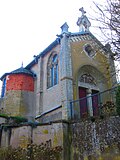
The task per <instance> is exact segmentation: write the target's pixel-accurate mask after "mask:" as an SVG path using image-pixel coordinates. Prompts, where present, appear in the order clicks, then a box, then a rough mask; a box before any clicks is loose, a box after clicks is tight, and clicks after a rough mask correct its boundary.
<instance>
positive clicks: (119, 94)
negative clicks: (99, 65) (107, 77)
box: [116, 86, 120, 116]
mask: <svg viewBox="0 0 120 160" xmlns="http://www.w3.org/2000/svg"><path fill="white" fill-rule="evenodd" d="M116 107H117V108H116V111H117V114H118V115H119V116H120V86H118V89H117V91H116Z"/></svg>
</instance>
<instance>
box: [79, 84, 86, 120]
mask: <svg viewBox="0 0 120 160" xmlns="http://www.w3.org/2000/svg"><path fill="white" fill-rule="evenodd" d="M79 99H80V116H81V117H82V118H83V117H86V116H87V98H86V88H83V87H79Z"/></svg>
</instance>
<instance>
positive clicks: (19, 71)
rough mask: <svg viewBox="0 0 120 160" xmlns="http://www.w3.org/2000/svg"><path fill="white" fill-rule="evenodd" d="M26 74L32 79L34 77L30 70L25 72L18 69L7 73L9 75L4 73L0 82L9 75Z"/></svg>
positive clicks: (22, 69)
mask: <svg viewBox="0 0 120 160" xmlns="http://www.w3.org/2000/svg"><path fill="white" fill-rule="evenodd" d="M21 73H22V74H28V75H31V76H33V77H35V74H34V73H33V72H31V71H30V70H27V69H25V68H23V67H20V68H18V69H16V70H14V71H12V72H9V73H5V74H3V76H2V77H1V78H0V80H3V78H4V77H6V76H7V75H10V74H21Z"/></svg>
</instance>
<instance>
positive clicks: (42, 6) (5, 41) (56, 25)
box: [0, 0, 102, 88]
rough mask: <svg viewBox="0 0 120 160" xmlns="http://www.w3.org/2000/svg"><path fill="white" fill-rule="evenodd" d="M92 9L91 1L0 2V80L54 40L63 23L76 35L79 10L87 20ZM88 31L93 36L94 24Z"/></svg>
mask: <svg viewBox="0 0 120 160" xmlns="http://www.w3.org/2000/svg"><path fill="white" fill-rule="evenodd" d="M98 1H100V2H101V1H102V0H97V2H98ZM93 6H94V5H93V0H0V77H1V76H2V75H3V74H4V73H6V72H11V71H13V70H15V69H17V68H20V67H21V65H22V62H23V66H24V67H25V66H26V65H27V64H29V63H30V62H31V61H32V60H33V56H34V55H38V54H39V53H40V52H41V51H43V50H44V49H45V48H46V47H47V46H48V45H49V44H51V43H52V42H53V41H54V40H55V39H56V38H57V37H56V35H57V34H60V33H61V28H60V27H61V26H62V25H63V24H64V23H65V22H67V24H68V25H69V31H70V32H78V31H79V27H78V26H77V25H76V22H77V20H78V17H80V16H81V13H80V11H79V8H81V7H84V10H85V11H86V12H87V13H86V15H87V16H88V17H89V16H90V15H92V14H94V13H93V10H92V8H93ZM91 23H92V22H91ZM90 31H91V32H92V33H93V34H94V33H95V31H96V29H95V28H94V24H92V27H91V29H90ZM0 88H1V82H0Z"/></svg>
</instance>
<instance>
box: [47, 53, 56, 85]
mask: <svg viewBox="0 0 120 160" xmlns="http://www.w3.org/2000/svg"><path fill="white" fill-rule="evenodd" d="M56 84H58V55H57V54H52V55H51V56H50V57H49V60H48V64H47V88H50V87H52V86H54V85H56Z"/></svg>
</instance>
